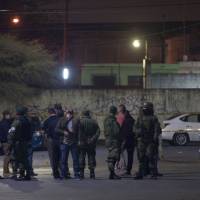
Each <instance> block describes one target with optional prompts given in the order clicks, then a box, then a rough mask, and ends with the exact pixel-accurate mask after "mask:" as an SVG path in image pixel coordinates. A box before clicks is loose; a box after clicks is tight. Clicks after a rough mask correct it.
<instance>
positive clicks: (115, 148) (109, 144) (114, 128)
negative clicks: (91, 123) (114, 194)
mask: <svg viewBox="0 0 200 200" xmlns="http://www.w3.org/2000/svg"><path fill="white" fill-rule="evenodd" d="M116 114H117V108H116V107H115V106H111V107H110V113H109V115H108V116H107V117H106V119H105V120H104V135H105V140H106V141H105V142H106V148H107V150H108V156H107V163H108V169H109V171H110V175H109V179H120V177H119V176H117V175H116V174H115V164H116V162H117V161H118V160H119V159H120V146H121V137H120V126H119V124H118V123H117V120H116Z"/></svg>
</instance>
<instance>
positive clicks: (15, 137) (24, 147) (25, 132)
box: [8, 106, 32, 180]
mask: <svg viewBox="0 0 200 200" xmlns="http://www.w3.org/2000/svg"><path fill="white" fill-rule="evenodd" d="M27 111H28V109H27V108H26V107H23V106H22V107H18V108H17V109H16V119H15V120H14V122H13V124H12V126H11V129H10V131H9V134H8V142H9V144H10V145H11V146H12V149H13V178H14V179H15V180H31V169H30V165H29V161H28V144H29V143H30V141H31V139H32V138H31V136H32V134H31V123H30V121H29V120H28V118H27V116H26V115H27ZM19 168H21V169H22V168H23V169H24V170H25V174H24V173H23V170H22V173H20V177H17V170H18V169H19Z"/></svg>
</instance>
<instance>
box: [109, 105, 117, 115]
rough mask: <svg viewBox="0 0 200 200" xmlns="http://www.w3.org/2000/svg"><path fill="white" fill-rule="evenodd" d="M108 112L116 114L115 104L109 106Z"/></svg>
mask: <svg viewBox="0 0 200 200" xmlns="http://www.w3.org/2000/svg"><path fill="white" fill-rule="evenodd" d="M110 113H112V114H117V107H116V106H111V107H110Z"/></svg>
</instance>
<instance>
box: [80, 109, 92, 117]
mask: <svg viewBox="0 0 200 200" xmlns="http://www.w3.org/2000/svg"><path fill="white" fill-rule="evenodd" d="M82 115H83V116H87V117H89V116H90V111H89V110H84V111H83V112H82Z"/></svg>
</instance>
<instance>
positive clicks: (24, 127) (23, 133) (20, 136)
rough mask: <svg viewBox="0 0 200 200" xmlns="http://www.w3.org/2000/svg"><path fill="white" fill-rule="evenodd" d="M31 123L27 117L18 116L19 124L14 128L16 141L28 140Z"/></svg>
mask: <svg viewBox="0 0 200 200" xmlns="http://www.w3.org/2000/svg"><path fill="white" fill-rule="evenodd" d="M31 135H32V134H31V123H30V121H29V120H28V118H27V117H25V116H21V117H19V125H18V126H17V128H16V137H15V138H16V141H23V142H28V141H30V140H31V139H32V138H31Z"/></svg>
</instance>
